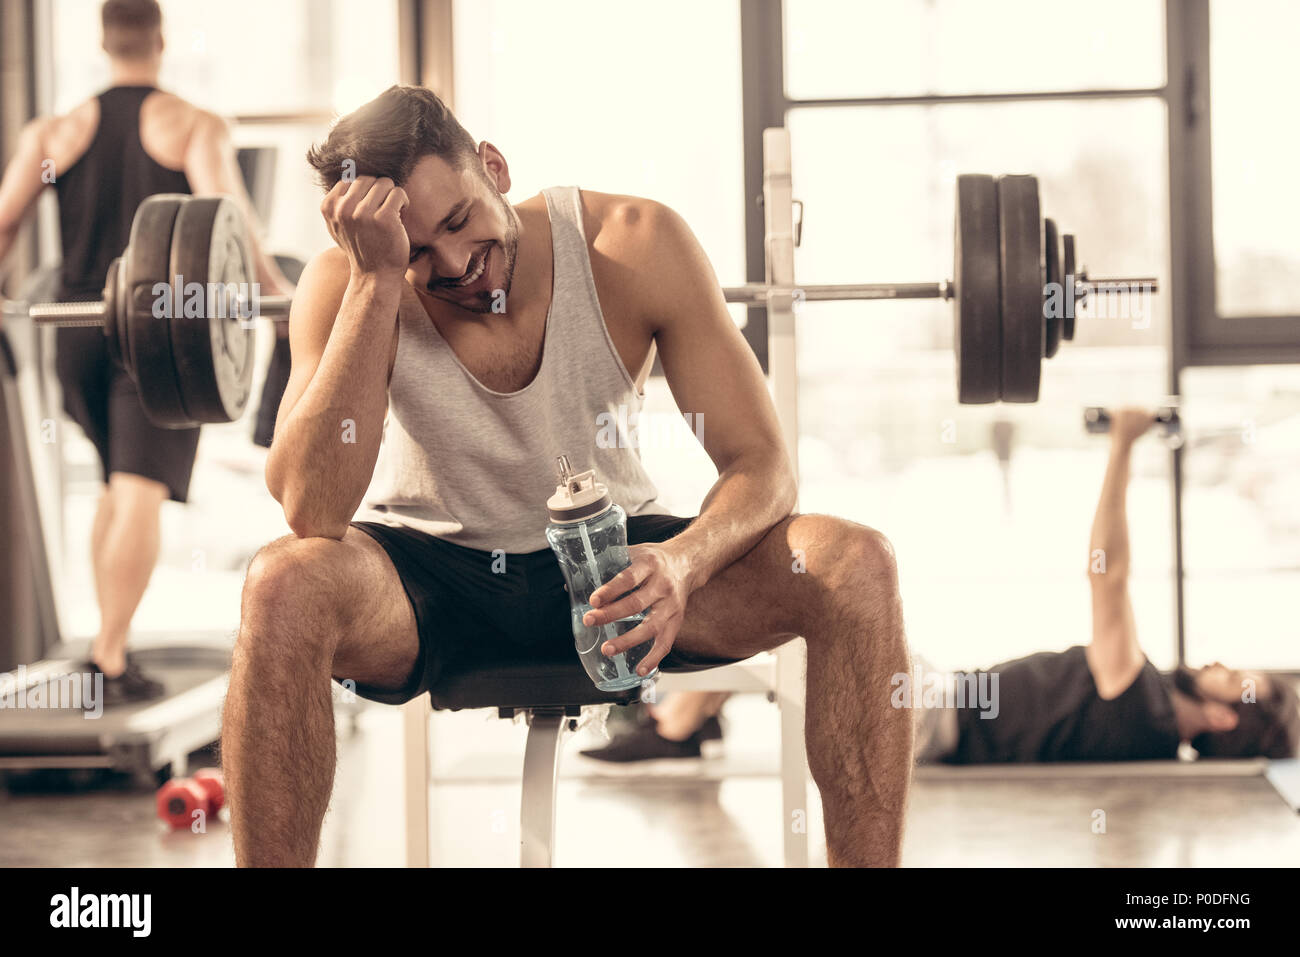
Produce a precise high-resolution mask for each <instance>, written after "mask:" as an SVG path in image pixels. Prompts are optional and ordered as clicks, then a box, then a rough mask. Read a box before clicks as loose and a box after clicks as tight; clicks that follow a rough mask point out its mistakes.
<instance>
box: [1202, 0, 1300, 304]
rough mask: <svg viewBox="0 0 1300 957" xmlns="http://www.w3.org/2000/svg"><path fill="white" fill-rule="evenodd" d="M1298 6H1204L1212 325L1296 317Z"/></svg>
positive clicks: (1299, 275)
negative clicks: (1215, 319) (1218, 320)
mask: <svg viewBox="0 0 1300 957" xmlns="http://www.w3.org/2000/svg"><path fill="white" fill-rule="evenodd" d="M1297 36H1300V5H1298V4H1296V3H1294V2H1292V0H1248V2H1240V0H1234V2H1232V3H1224V2H1217V0H1216V2H1214V3H1212V4H1211V5H1210V84H1211V86H1210V89H1211V100H1212V108H1213V111H1214V112H1213V116H1212V122H1211V131H1212V140H1211V146H1212V150H1213V158H1214V165H1213V182H1214V193H1213V195H1214V257H1215V270H1216V274H1215V279H1216V282H1215V293H1216V300H1217V304H1218V311H1219V314H1220V315H1221V316H1225V317H1233V316H1296V315H1300V242H1297V240H1296V229H1295V224H1296V223H1297V222H1300V192H1297V190H1296V189H1295V188H1294V182H1295V169H1296V156H1297V155H1300V129H1298V128H1297V126H1296V124H1295V122H1294V121H1293V118H1294V114H1295V110H1294V107H1293V104H1295V103H1296V102H1297V101H1300V70H1297V69H1296V62H1295V39H1296V37H1297Z"/></svg>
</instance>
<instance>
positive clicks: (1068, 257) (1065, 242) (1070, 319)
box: [1061, 233, 1079, 341]
mask: <svg viewBox="0 0 1300 957" xmlns="http://www.w3.org/2000/svg"><path fill="white" fill-rule="evenodd" d="M1061 246H1062V248H1063V255H1062V259H1063V262H1062V263H1061V271H1062V272H1063V273H1064V274H1065V286H1066V289H1065V321H1064V322H1063V323H1061V338H1062V339H1065V340H1067V341H1072V340H1073V339H1074V312H1075V310H1076V309H1078V308H1079V303H1078V300H1076V299H1075V297H1074V286H1075V278H1076V277H1075V273H1074V269H1075V262H1074V237H1073V236H1072V235H1070V234H1069V233H1066V234H1065V235H1064V236H1062V237H1061Z"/></svg>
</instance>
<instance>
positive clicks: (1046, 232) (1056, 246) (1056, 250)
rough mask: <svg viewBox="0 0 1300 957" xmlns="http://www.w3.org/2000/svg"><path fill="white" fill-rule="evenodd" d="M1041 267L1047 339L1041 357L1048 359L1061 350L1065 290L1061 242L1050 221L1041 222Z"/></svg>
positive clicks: (1053, 223) (1054, 226) (1052, 222)
mask: <svg viewBox="0 0 1300 957" xmlns="http://www.w3.org/2000/svg"><path fill="white" fill-rule="evenodd" d="M1043 252H1044V258H1043V266H1044V268H1045V270H1046V277H1047V282H1046V284H1045V285H1044V286H1043V324H1044V328H1045V330H1046V333H1047V339H1046V340H1045V342H1044V343H1043V355H1044V356H1046V357H1047V358H1048V359H1050V358H1052V356H1054V355H1056V351H1057V350H1058V349H1060V348H1061V323H1062V322H1064V321H1065V290H1064V287H1063V286H1062V285H1061V240H1060V237H1059V235H1058V234H1057V232H1056V223H1055V221H1053V220H1052V219H1050V218H1049V219H1044V220H1043Z"/></svg>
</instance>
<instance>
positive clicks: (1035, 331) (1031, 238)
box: [998, 176, 1044, 402]
mask: <svg viewBox="0 0 1300 957" xmlns="http://www.w3.org/2000/svg"><path fill="white" fill-rule="evenodd" d="M998 235H999V238H1000V240H1001V242H1000V252H1001V266H1002V270H1001V271H1002V401H1003V402H1037V401H1038V382H1039V376H1040V374H1041V372H1042V364H1043V338H1044V329H1043V220H1042V217H1041V215H1040V213H1039V206H1038V180H1037V178H1036V177H1033V176H1002V177H999V178H998Z"/></svg>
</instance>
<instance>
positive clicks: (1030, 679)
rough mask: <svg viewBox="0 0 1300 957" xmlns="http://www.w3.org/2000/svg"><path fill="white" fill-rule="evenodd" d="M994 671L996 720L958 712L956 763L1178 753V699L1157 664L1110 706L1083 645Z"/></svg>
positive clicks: (1145, 668) (973, 711) (1126, 758)
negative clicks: (1097, 681)
mask: <svg viewBox="0 0 1300 957" xmlns="http://www.w3.org/2000/svg"><path fill="white" fill-rule="evenodd" d="M988 673H989V674H993V673H996V674H997V675H998V685H997V690H998V694H997V699H996V700H997V703H998V714H997V717H995V718H982V717H980V711H979V710H978V708H975V707H964V708H960V709H958V712H957V716H958V717H957V722H958V728H959V731H960V737H959V739H958V744H957V752H956V753H955V754H954V755H953V756H952V757H951V758H950V759H949V762H950V763H953V764H991V763H997V762H1022V763H1029V762H1038V761H1144V760H1156V759H1162V758H1173V757H1176V756H1177V754H1178V744H1179V740H1180V738H1179V734H1178V723H1177V721H1176V720H1175V718H1174V705H1173V700H1172V699H1171V698H1170V696H1169V690H1168V688H1167V687H1166V686H1165V683H1164V680H1163V679H1162V678H1161V676H1160V672H1158V671H1156V668H1155V666H1154V665H1153V664H1151V662H1150V661H1146V662H1144V664H1143V666H1142V671H1141V672H1140V673H1139V674H1138V676H1137V678H1135V679H1134V680H1133V683H1132V684H1131V685H1129V686H1128V688H1126V689H1125V690H1124V693H1123V694H1121V695H1120V696H1119V697H1118V698H1112V699H1110V700H1109V701H1107V700H1104V699H1103V698H1101V697H1100V696H1099V695H1098V694H1097V685H1096V683H1095V682H1094V681H1093V678H1092V672H1091V671H1090V670H1089V669H1088V658H1087V650H1086V649H1085V648H1084V647H1083V646H1082V645H1076V646H1075V647H1073V648H1070V649H1068V650H1066V651H1059V652H1058V651H1044V652H1040V653H1038V654H1034V655H1029V656H1028V657H1025V658H1017V659H1016V660H1014V661H1008V662H1006V663H1004V664H1000V665H994V666H993V667H992V668H990V669H988ZM974 674H976V675H978V674H979V672H974ZM960 677H961V675H960V674H959V678H960ZM985 680H988V679H985ZM990 687H991V685H990ZM991 710H992V709H990V711H991Z"/></svg>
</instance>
